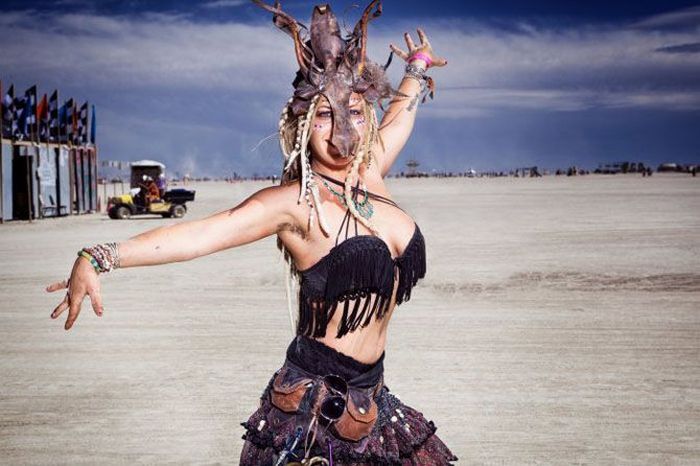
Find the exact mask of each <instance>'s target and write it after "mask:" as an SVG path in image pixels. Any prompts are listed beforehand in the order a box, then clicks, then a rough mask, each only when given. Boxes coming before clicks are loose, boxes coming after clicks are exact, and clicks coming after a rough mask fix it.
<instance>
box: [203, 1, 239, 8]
mask: <svg viewBox="0 0 700 466" xmlns="http://www.w3.org/2000/svg"><path fill="white" fill-rule="evenodd" d="M248 3H250V2H249V1H248V0H214V1H211V2H206V3H204V4H203V5H202V8H232V7H239V6H243V5H247V4H248Z"/></svg>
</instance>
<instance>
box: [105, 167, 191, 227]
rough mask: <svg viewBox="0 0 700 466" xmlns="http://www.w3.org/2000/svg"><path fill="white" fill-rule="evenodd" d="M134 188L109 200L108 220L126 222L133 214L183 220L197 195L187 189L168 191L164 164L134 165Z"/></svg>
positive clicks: (132, 171) (132, 174) (132, 172)
mask: <svg viewBox="0 0 700 466" xmlns="http://www.w3.org/2000/svg"><path fill="white" fill-rule="evenodd" d="M156 180H158V181H157V182H156ZM131 188H132V189H131V192H130V193H129V194H122V195H120V196H114V197H112V198H110V199H109V201H108V203H107V214H108V215H109V218H112V219H127V218H130V217H131V216H133V215H161V216H163V217H165V218H170V217H173V218H181V217H184V215H185V214H186V213H187V205H186V204H187V203H188V202H191V201H194V195H195V191H192V190H188V189H172V190H169V191H168V190H167V186H166V183H165V165H163V164H162V163H160V162H156V161H153V160H141V161H138V162H132V163H131Z"/></svg>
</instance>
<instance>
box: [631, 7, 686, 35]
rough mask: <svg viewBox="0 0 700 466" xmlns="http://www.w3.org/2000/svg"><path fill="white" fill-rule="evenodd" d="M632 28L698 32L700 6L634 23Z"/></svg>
mask: <svg viewBox="0 0 700 466" xmlns="http://www.w3.org/2000/svg"><path fill="white" fill-rule="evenodd" d="M632 27H633V28H638V29H676V30H678V29H688V30H691V31H692V30H695V31H696V32H697V31H698V28H700V6H693V7H690V8H684V9H681V10H675V11H669V12H667V13H661V14H658V15H654V16H650V17H648V18H644V19H641V20H639V21H637V22H635V23H633V24H632Z"/></svg>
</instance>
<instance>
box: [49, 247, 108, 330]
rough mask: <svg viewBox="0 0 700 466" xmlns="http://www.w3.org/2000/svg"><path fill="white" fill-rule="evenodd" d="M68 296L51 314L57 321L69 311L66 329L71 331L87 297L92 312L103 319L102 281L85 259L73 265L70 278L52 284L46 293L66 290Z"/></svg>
mask: <svg viewBox="0 0 700 466" xmlns="http://www.w3.org/2000/svg"><path fill="white" fill-rule="evenodd" d="M65 289H67V290H68V291H67V292H66V296H65V297H64V298H63V301H61V302H60V303H59V305H58V306H56V309H54V310H53V312H52V313H51V318H52V319H57V318H58V316H60V315H61V313H62V312H63V311H65V310H66V309H68V318H67V319H66V324H65V326H64V328H65V329H66V330H70V328H71V327H72V326H73V323H74V322H75V319H77V318H78V314H80V306H81V305H82V304H83V299H85V296H86V295H87V296H90V301H91V303H92V310H93V311H95V314H97V315H98V316H99V317H102V310H103V309H102V296H101V295H100V279H99V278H98V276H97V272H96V271H95V268H94V267H93V266H92V264H90V262H88V260H87V259H85V258H83V257H78V259H77V260H76V261H75V263H74V264H73V270H72V271H71V274H70V278H69V279H68V280H63V281H61V282H56V283H52V284H51V285H49V286H47V287H46V291H48V292H49V293H53V292H54V291H59V290H65Z"/></svg>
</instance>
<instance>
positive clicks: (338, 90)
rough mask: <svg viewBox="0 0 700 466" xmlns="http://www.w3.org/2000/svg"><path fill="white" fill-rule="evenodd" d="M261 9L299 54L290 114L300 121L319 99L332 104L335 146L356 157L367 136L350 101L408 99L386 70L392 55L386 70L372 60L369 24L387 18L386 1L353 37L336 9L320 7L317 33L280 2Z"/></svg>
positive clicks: (372, 8)
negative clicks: (356, 122) (354, 120)
mask: <svg viewBox="0 0 700 466" xmlns="http://www.w3.org/2000/svg"><path fill="white" fill-rule="evenodd" d="M253 2H254V3H255V4H256V5H259V6H260V7H262V8H264V9H265V10H267V11H269V12H271V13H272V14H273V16H272V21H273V22H274V24H275V26H277V27H278V28H279V29H281V30H282V31H284V32H286V33H287V34H289V35H290V36H291V37H292V39H293V40H294V52H295V55H296V59H297V62H298V63H299V71H298V72H297V75H296V79H295V80H294V82H293V83H292V85H293V86H294V96H293V97H292V99H291V102H290V110H291V112H292V113H293V114H294V115H295V116H299V115H302V114H304V113H306V112H307V111H308V110H309V107H310V105H311V102H312V101H313V100H314V98H316V99H317V98H318V97H317V96H319V95H323V96H325V97H326V99H328V103H329V104H330V106H331V111H332V113H333V125H334V126H333V135H332V137H331V142H332V143H333V145H334V146H335V147H336V148H337V149H338V151H339V152H340V154H341V155H343V156H350V155H351V154H353V153H354V152H355V150H356V149H357V146H358V144H359V142H360V139H361V136H360V135H359V134H358V133H357V131H356V130H355V128H354V126H353V124H352V120H351V115H350V95H351V94H352V93H353V92H356V93H358V94H361V95H362V96H363V97H364V98H365V100H367V101H368V102H370V103H375V102H378V103H379V105H380V106H381V101H382V100H383V99H386V98H389V97H392V96H394V95H403V94H402V93H400V92H399V91H396V90H394V89H392V87H391V85H390V84H389V81H388V80H387V78H386V74H385V70H386V68H387V67H388V66H389V64H390V63H391V55H390V56H389V60H388V62H387V63H386V65H384V66H380V65H378V64H376V63H374V62H372V61H370V60H368V59H367V57H366V50H367V24H368V23H369V22H370V21H371V20H372V19H374V18H377V17H378V16H380V15H381V13H382V6H381V2H380V0H374V1H372V2H371V3H370V4H369V5H368V6H367V8H365V10H364V12H363V14H362V17H361V18H360V20H359V21H358V22H357V24H356V25H355V28H354V30H353V31H352V33H350V34H349V35H348V36H347V37H345V38H343V37H342V36H341V31H340V27H339V25H338V20H337V18H336V16H335V15H334V14H333V12H332V11H331V7H330V5H328V4H326V5H317V6H315V7H314V9H313V14H312V18H311V28H307V27H306V26H304V25H303V24H302V23H300V22H298V21H297V20H295V19H294V18H292V17H291V16H290V15H289V14H287V13H285V12H284V11H282V8H281V5H280V2H279V1H275V3H274V6H270V5H267V4H265V3H264V2H262V1H261V0H253Z"/></svg>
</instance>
